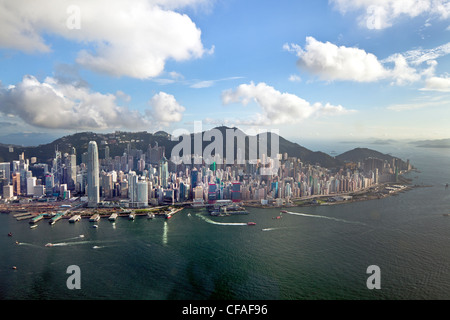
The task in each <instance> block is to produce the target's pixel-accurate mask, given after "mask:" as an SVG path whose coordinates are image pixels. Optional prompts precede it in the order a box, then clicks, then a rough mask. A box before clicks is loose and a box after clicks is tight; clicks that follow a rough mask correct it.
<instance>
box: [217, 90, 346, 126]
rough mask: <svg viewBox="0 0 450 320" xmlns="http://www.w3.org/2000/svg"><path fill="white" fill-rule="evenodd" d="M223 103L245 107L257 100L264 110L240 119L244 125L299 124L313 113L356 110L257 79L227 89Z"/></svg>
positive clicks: (328, 113)
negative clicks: (311, 100)
mask: <svg viewBox="0 0 450 320" xmlns="http://www.w3.org/2000/svg"><path fill="white" fill-rule="evenodd" d="M222 102H223V104H224V105H228V104H231V103H241V104H242V105H244V106H246V105H248V104H249V103H250V102H256V104H257V105H258V106H259V107H260V108H261V113H257V114H255V115H254V116H253V119H248V120H244V121H239V123H240V124H247V125H277V124H289V123H297V122H300V121H301V120H304V119H307V118H310V117H311V116H313V115H318V116H320V115H336V114H346V113H349V112H352V111H353V110H347V109H345V108H344V107H342V106H340V105H339V106H334V105H331V104H329V103H327V104H326V105H323V104H321V103H314V104H311V103H309V102H308V101H306V100H304V99H302V98H300V97H298V96H296V95H294V94H290V93H282V92H280V91H278V90H276V89H275V88H273V87H271V86H269V85H267V84H266V83H264V82H261V83H258V84H256V85H255V84H254V83H253V82H251V83H250V84H241V85H240V86H238V87H237V88H236V89H235V90H226V91H224V92H223V93H222Z"/></svg>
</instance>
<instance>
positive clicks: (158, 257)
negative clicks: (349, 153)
mask: <svg viewBox="0 0 450 320" xmlns="http://www.w3.org/2000/svg"><path fill="white" fill-rule="evenodd" d="M377 149H380V148H377ZM387 149H389V148H386V150H380V151H384V152H389V150H387ZM392 152H393V154H394V155H396V156H399V157H401V158H403V159H406V158H408V159H410V160H411V163H412V164H413V165H415V166H416V167H417V168H418V169H419V170H420V171H421V172H420V173H416V172H411V173H409V174H408V177H409V178H411V179H413V183H414V184H422V183H423V184H426V185H433V187H429V188H415V189H413V190H411V191H408V192H405V193H400V194H399V195H397V196H392V197H388V198H384V199H380V200H371V201H365V202H357V203H349V204H341V205H333V206H316V207H303V208H302V207H296V208H291V209H288V212H289V213H285V214H283V215H282V216H283V218H282V219H272V218H273V217H275V216H278V215H279V214H280V210H279V209H254V208H247V209H248V211H249V214H248V215H244V216H229V217H211V216H208V215H207V212H206V210H202V209H185V210H183V211H182V212H179V213H177V214H176V215H174V216H173V217H172V219H170V220H164V219H159V218H155V219H147V217H136V219H135V220H134V221H130V220H128V219H127V218H118V219H117V221H116V222H115V223H112V222H110V221H108V220H107V219H102V220H101V221H99V222H98V223H93V222H89V220H88V219H82V221H80V222H77V223H69V222H68V220H67V219H63V220H60V221H58V222H57V223H55V224H54V225H49V224H48V223H47V220H42V221H41V222H39V223H38V227H37V228H34V229H30V226H29V224H28V223H27V221H26V220H25V221H16V219H15V218H14V217H13V216H12V214H1V215H0V299H120V300H140V299H152V300H161V299H188V300H190V299H282V300H297V299H449V298H450V272H449V271H450V268H449V265H450V217H445V216H443V215H444V214H446V213H450V189H446V188H445V184H446V183H450V170H449V169H448V168H450V154H449V150H448V149H420V148H408V149H399V148H393V151H392ZM189 213H190V215H189ZM249 221H253V222H255V223H256V225H254V226H248V225H247V224H246V223H247V222H249ZM93 224H98V226H99V227H98V228H92V225H93ZM9 232H12V234H13V236H12V237H8V233H9ZM16 241H17V242H19V243H18V244H16ZM47 243H52V244H54V245H53V246H51V247H48V246H47V247H46V246H45V245H46V244H47ZM70 265H77V266H79V267H80V271H81V289H79V290H69V289H68V288H67V286H66V281H67V278H68V277H69V276H70V274H67V273H66V270H67V267H68V266H70ZM371 265H377V266H379V267H380V270H381V289H380V290H369V289H368V288H367V286H366V281H367V278H368V277H369V276H370V275H369V274H367V273H366V271H367V268H368V267H369V266H371ZM13 266H16V269H15V270H13V269H12V267H13Z"/></svg>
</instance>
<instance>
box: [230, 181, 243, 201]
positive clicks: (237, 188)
mask: <svg viewBox="0 0 450 320" xmlns="http://www.w3.org/2000/svg"><path fill="white" fill-rule="evenodd" d="M231 200H232V201H233V202H240V201H241V200H242V195H241V183H240V182H233V187H232V189H231Z"/></svg>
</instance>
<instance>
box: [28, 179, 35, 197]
mask: <svg viewBox="0 0 450 320" xmlns="http://www.w3.org/2000/svg"><path fill="white" fill-rule="evenodd" d="M35 186H36V177H28V178H27V195H28V196H32V195H34V187H35Z"/></svg>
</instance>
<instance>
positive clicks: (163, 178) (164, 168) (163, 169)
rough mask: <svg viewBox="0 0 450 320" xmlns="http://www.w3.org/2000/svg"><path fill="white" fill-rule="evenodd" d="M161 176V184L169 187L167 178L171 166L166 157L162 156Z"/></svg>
mask: <svg viewBox="0 0 450 320" xmlns="http://www.w3.org/2000/svg"><path fill="white" fill-rule="evenodd" d="M159 178H160V179H161V186H162V187H163V188H164V189H166V188H167V185H168V184H167V180H168V178H169V168H168V163H167V159H166V157H164V156H163V157H162V159H161V161H160V162H159Z"/></svg>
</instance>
